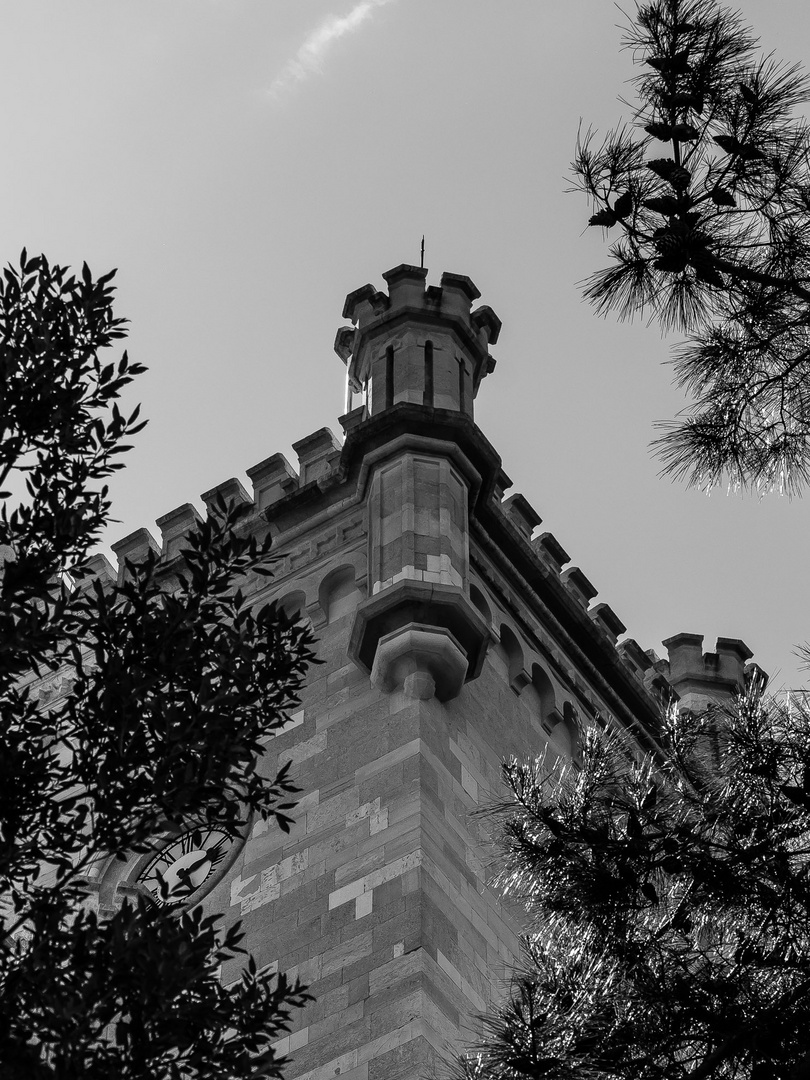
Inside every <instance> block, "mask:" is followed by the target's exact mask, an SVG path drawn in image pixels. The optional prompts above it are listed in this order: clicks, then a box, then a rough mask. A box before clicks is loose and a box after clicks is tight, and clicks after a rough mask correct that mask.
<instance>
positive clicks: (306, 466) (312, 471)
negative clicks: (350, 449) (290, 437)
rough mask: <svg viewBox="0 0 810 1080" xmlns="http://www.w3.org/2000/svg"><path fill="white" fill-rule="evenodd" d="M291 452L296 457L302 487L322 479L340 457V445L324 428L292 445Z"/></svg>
mask: <svg viewBox="0 0 810 1080" xmlns="http://www.w3.org/2000/svg"><path fill="white" fill-rule="evenodd" d="M293 450H294V451H295V452H296V454H297V455H298V469H299V477H300V483H301V486H302V487H303V485H304V484H309V483H310V482H311V481H312V480H320V479H321V478H322V477H324V476H325V475H326V474H327V473H328V472H329V471H330V468H331V466H332V465H333V464H334V463H335V462H336V461H337V459H338V458H339V457H340V443H339V442H338V441H337V439H336V438H335V436H334V435H333V434H332V432H331V431H330V430H329V428H325V427H323V428H318V430H317V431H313V433H312V434H311V435H307V436H306V437H305V438H303V439H299V440H298V442H296V443H293Z"/></svg>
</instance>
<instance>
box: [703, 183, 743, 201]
mask: <svg viewBox="0 0 810 1080" xmlns="http://www.w3.org/2000/svg"><path fill="white" fill-rule="evenodd" d="M709 198H710V199H711V200H712V202H713V203H714V205H715V206H736V205H737V200H736V199H735V198H734V196H733V195H732V194H731V192H730V191H729V190H728V188H724V187H720V185H719V184H716V185H715V186H714V188H712V190H711V192H710V193H709Z"/></svg>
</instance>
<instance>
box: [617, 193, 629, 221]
mask: <svg viewBox="0 0 810 1080" xmlns="http://www.w3.org/2000/svg"><path fill="white" fill-rule="evenodd" d="M632 209H633V196H632V194H631V193H630V192H629V191H625V193H624V194H623V195H620V196H619V197H618V199H617V200H616V202H615V203H614V204H613V213H614V214H615V215H616V217H617V218H625V217H627V215H628V214H629V213H630V212H631V211H632Z"/></svg>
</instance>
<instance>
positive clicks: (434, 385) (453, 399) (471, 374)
mask: <svg viewBox="0 0 810 1080" xmlns="http://www.w3.org/2000/svg"><path fill="white" fill-rule="evenodd" d="M427 274H428V272H427V270H426V269H424V267H419V266H410V265H408V264H407V263H402V264H400V265H399V266H395V267H394V268H393V269H392V270H388V271H387V272H386V273H384V274H383V275H382V276H383V279H384V280H385V283H386V285H387V286H388V292H387V293H385V292H381V291H379V290H378V289H375V288H374V286H373V285H363V286H362V287H361V288H359V289H355V290H354V292H351V293H349V295H348V296H347V297H346V303H345V304H344V306H343V317H344V318H346V319H350V320H351V322H352V324H353V325H352V326H350V327H349V326H344V327H341V328H340V329H339V330H338V332H337V336H336V338H335V352H336V353H337V354H338V356H339V357H340V358H341V360H342V361H343V362H344V363H345V364H346V365H347V369H348V372H347V374H348V383H349V388H350V394H349V395H348V396H347V408H346V411H347V412H349V411H350V409H351V401H350V397H351V393H356V394H359V393H362V394H363V395H364V397H365V400H366V406H367V412H368V414H369V415H371V414H376V413H378V412H381V411H382V410H383V409H386V408H390V407H391V406H393V405H395V404H397V403H398V402H400V401H409V402H414V403H417V404H421V405H428V406H431V407H434V406H435V407H437V408H446V409H455V410H457V411H459V412H464V413H467V414H468V415H472V400H473V398H474V397H475V395H476V394H477V392H478V387H479V386H480V384H481V380H482V379H483V378H484V377H485V376H486V375H487V374H488V373H489V372H491V371H492V370H493V368H494V367H495V360H494V359H493V358H492V357H491V356H490V355H489V347H490V345H494V344H495V343H496V342H497V340H498V336H499V334H500V331H501V320H500V319H499V318H498V316H497V315H496V314H495V312H494V311H493V310H492V308H490V307H487V306H485V305H484V306H481V307H478V308H476V309H475V310H472V305H473V302H474V301H475V300H477V299H478V298H479V297H480V295H481V294H480V292H479V291H478V289H477V288H476V286H475V285H474V284H473V282H472V281H471V280H470V278H468V277H466V276H465V275H464V274H450V273H444V274H442V276H441V283H440V284H439V285H427V286H426V280H427Z"/></svg>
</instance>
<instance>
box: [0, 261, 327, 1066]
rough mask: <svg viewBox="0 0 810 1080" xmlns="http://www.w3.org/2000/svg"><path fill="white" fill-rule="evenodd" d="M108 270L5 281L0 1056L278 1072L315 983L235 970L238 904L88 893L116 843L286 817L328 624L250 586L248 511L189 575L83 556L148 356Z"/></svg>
mask: <svg viewBox="0 0 810 1080" xmlns="http://www.w3.org/2000/svg"><path fill="white" fill-rule="evenodd" d="M112 276H113V275H112V274H105V275H104V276H102V277H99V278H97V279H94V277H93V276H92V274H91V273H90V271H89V270H88V268H87V267H86V266H85V267H84V268H83V271H82V273H81V274H79V275H78V276H74V275H72V274H71V273H70V272H69V271H68V270H66V269H65V268H62V267H59V266H51V265H49V263H48V262H47V260H46V259H45V258H43V257H35V258H29V257H28V256H27V255H26V253H25V252H23V254H22V258H21V261H20V265H19V267H11V266H10V267H8V268H7V269H6V270H5V271H4V274H3V277H2V280H0V488H2V489H3V490H2V491H1V492H0V503H2V509H0V563H1V564H2V566H1V568H0V897H2V903H3V907H2V917H3V921H4V934H3V936H2V939H0V1075H2V1076H3V1077H4V1078H17V1077H20V1078H23V1077H24V1078H25V1080H40V1078H42V1080H74V1078H75V1080H79V1078H81V1080H93V1078H99V1080H100V1078H102V1077H103V1078H105V1080H106V1078H108V1077H110V1076H116V1077H120V1078H121V1080H130V1078H131V1080H136V1078H138V1080H141V1078H142V1080H146V1078H149V1080H163V1078H166V1080H180V1078H182V1080H203V1078H214V1077H216V1078H217V1080H225V1078H237V1077H254V1076H273V1077H275V1076H280V1075H281V1071H280V1065H281V1064H282V1062H280V1061H279V1060H277V1059H276V1058H275V1057H274V1054H273V1051H272V1049H271V1048H270V1043H271V1042H272V1041H273V1040H276V1039H278V1038H280V1036H281V1034H282V1033H283V1031H284V1030H285V1029H286V1026H285V1025H286V1021H287V1018H288V1016H289V1011H290V1009H291V1008H293V1007H297V1006H299V1005H301V1004H302V1003H303V1002H304V1001H305V1000H306V999H307V997H308V995H307V994H306V993H305V991H304V989H303V988H302V987H301V986H300V985H297V984H296V985H291V984H289V983H288V982H287V981H285V979H284V978H283V977H280V978H272V977H270V976H269V975H264V974H262V973H260V972H257V970H256V965H255V963H254V962H253V961H252V960H251V959H245V962H244V963H245V973H244V975H243V977H242V978H241V979H239V980H237V981H236V982H235V983H234V984H232V985H230V986H227V987H226V986H223V985H221V983H220V979H219V974H218V972H219V967H220V965H221V964H222V963H223V962H224V961H225V960H227V959H230V958H232V957H234V956H235V955H237V954H238V953H240V952H241V951H242V950H241V946H240V940H241V937H242V934H241V931H240V930H239V928H238V926H237V927H235V928H232V929H229V930H228V931H227V932H225V931H224V930H223V929H222V928H221V927H220V926H219V923H218V918H217V917H211V916H207V915H204V914H203V913H202V911H201V909H200V908H197V909H194V910H192V911H191V912H187V913H184V914H183V913H181V914H177V910H176V909H173V908H172V907H171V906H168V905H166V906H162V905H159V904H154V903H152V902H151V901H150V899H149V898H147V897H143V898H142V897H136V898H135V900H134V901H132V902H130V901H127V902H125V903H123V905H122V906H121V907H120V908H119V909H118V910H117V911H115V913H113V914H109V915H105V914H104V913H102V914H99V913H98V911H97V910H94V905H93V904H92V903H91V898H90V894H89V892H88V887H87V882H88V880H89V879H88V872H89V870H90V868H91V866H92V865H93V864H94V863H95V862H97V860H98V859H99V858H100V857H101V856H107V857H109V856H121V857H123V856H125V855H131V853H133V852H136V853H137V852H146V851H147V850H149V844H150V838H154V836H155V835H156V834H158V833H160V832H163V833H164V835H165V831H166V830H167V829H168V830H169V831H171V830H172V829H178V828H180V827H181V826H183V825H186V826H188V825H189V824H190V823H192V824H193V823H202V822H206V823H208V824H210V825H216V826H218V827H219V828H222V829H225V830H227V831H229V832H231V833H239V832H240V830H243V829H244V828H245V827H246V825H247V822H248V821H249V820H250V819H252V818H255V817H256V816H257V815H260V816H261V817H263V818H271V819H275V822H276V823H277V825H278V826H280V827H281V828H282V829H287V828H288V827H289V822H290V817H289V812H290V810H291V809H292V807H293V805H294V793H295V791H296V790H297V789H296V788H295V787H294V786H293V785H292V784H291V782H290V779H289V776H288V775H287V772H286V770H282V771H281V772H280V773H279V774H278V775H275V776H269V777H268V776H265V775H263V773H262V772H261V770H260V769H259V768H257V762H258V758H259V755H260V753H261V740H262V738H263V737H264V736H266V735H267V734H268V733H269V732H271V731H272V730H273V729H274V728H275V727H277V726H278V725H279V724H281V723H283V722H284V720H285V719H286V714H287V710H288V709H289V708H290V707H291V706H293V705H294V704H297V702H298V698H297V693H298V690H299V688H300V687H301V684H302V678H303V676H304V672H305V669H306V667H307V664H308V662H309V661H310V660H311V659H312V653H311V645H312V638H311V636H310V633H309V631H308V630H306V629H304V628H303V627H302V626H301V625H299V624H297V623H296V622H294V621H292V620H290V619H287V618H285V617H284V615H283V614H282V613H280V612H278V611H276V610H275V608H274V607H272V606H265V607H262V608H259V609H257V608H256V607H255V606H254V605H253V604H252V602H251V601H250V599H249V597H248V595H247V593H246V591H243V590H242V588H241V586H243V585H244V583H245V582H246V580H248V579H249V577H250V575H251V574H268V573H269V572H270V571H269V569H268V562H269V560H270V556H269V544H268V542H263V541H258V540H257V539H256V538H255V536H254V535H253V533H252V532H248V530H247V529H246V528H244V527H243V525H244V523H243V511H241V510H239V509H235V508H233V507H231V506H226V505H224V504H222V505H220V506H219V508H218V511H217V512H215V513H214V514H212V515H211V516H209V517H208V519H207V520H206V521H205V522H204V523H203V524H201V525H200V526H199V527H198V528H197V530H196V532H194V533H192V534H191V535H190V536H189V538H188V544H187V549H186V550H185V551H184V552H183V553H182V559H180V560H178V561H177V562H176V563H175V564H174V565H173V573H174V578H173V581H172V587H171V588H170V589H167V588H166V587H165V579H164V577H162V576H161V575H163V573H164V571H163V570H162V569H161V568H160V567H159V565H158V560H156V559H155V558H149V559H147V560H146V561H145V562H144V563H142V564H140V565H138V566H130V567H129V573H128V574H127V576H126V579H125V580H124V581H123V583H121V584H118V585H115V584H110V583H105V584H104V585H102V584H101V583H100V582H99V580H98V578H96V577H94V576H92V575H89V574H88V573H87V572H86V567H85V564H86V562H87V559H88V555H89V553H90V551H91V549H92V548H93V546H94V545H95V544H97V543H98V540H99V538H100V535H101V530H102V529H103V527H104V526H105V525H106V524H107V522H108V521H109V520H110V501H109V496H108V490H107V484H106V481H107V479H108V478H109V476H110V475H111V474H112V473H114V472H115V471H116V470H117V469H119V468H121V464H122V463H121V460H120V455H121V454H122V453H123V452H124V451H126V450H127V449H129V447H128V445H127V444H126V440H127V439H128V438H129V437H130V436H132V435H133V434H134V433H135V432H136V431H137V430H138V429H139V428H140V427H141V426H142V425H141V424H140V422H139V420H138V415H137V414H138V410H137V409H136V410H135V411H134V412H133V413H131V414H129V415H127V414H125V413H123V412H121V411H120V409H119V407H118V404H117V399H118V398H119V395H120V394H121V392H122V391H123V390H124V388H125V387H126V386H127V385H128V384H129V383H130V382H131V380H132V379H133V378H134V377H135V376H137V375H138V374H140V373H141V371H142V370H143V368H141V367H140V366H139V365H137V364H131V363H130V362H129V361H128V359H127V355H126V353H124V354H123V356H122V357H121V358H120V359H119V360H117V361H114V362H110V363H105V362H104V361H103V359H102V354H103V353H104V352H105V350H107V348H108V347H109V346H111V345H113V344H114V343H115V342H116V341H117V340H118V339H120V338H122V337H123V336H124V320H122V319H121V318H118V317H116V316H115V315H114V313H113V307H112V301H113V291H114V290H113V286H112V284H111V279H112ZM83 568H84V569H83ZM54 673H56V674H59V675H61V676H62V678H63V682H62V689H63V692H62V693H61V694H58V695H57V696H56V697H54V698H53V700H52V701H51V702H49V703H47V704H45V706H44V707H43V703H42V701H41V700H40V698H39V696H38V694H37V693H35V690H36V688H37V685H38V683H37V681H38V680H40V679H41V678H42V677H47V676H49V675H52V674H54Z"/></svg>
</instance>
